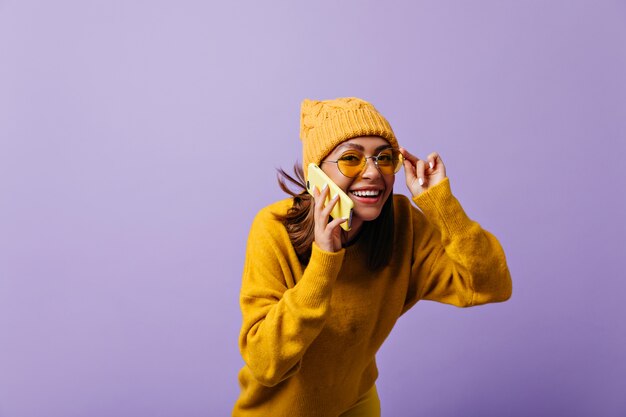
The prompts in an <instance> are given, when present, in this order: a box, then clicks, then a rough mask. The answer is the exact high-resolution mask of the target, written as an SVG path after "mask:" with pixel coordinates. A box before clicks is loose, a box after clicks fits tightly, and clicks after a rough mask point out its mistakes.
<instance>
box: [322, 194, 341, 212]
mask: <svg viewBox="0 0 626 417" xmlns="http://www.w3.org/2000/svg"><path fill="white" fill-rule="evenodd" d="M338 201H339V194H336V195H335V196H334V197H333V198H331V199H330V200H329V201H328V203H327V204H326V206H325V207H324V211H323V212H322V213H323V215H324V216H325V217H326V218H328V216H330V212H331V211H333V208H335V205H336V204H337V202H338Z"/></svg>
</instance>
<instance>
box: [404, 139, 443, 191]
mask: <svg viewBox="0 0 626 417" xmlns="http://www.w3.org/2000/svg"><path fill="white" fill-rule="evenodd" d="M400 152H401V153H402V156H404V174H405V176H406V186H407V187H408V188H409V191H410V192H411V194H412V195H413V196H414V197H416V196H418V195H419V194H421V193H423V192H424V191H426V190H428V189H429V188H431V187H434V186H435V185H437V184H438V183H439V182H441V181H442V180H443V179H444V178H446V167H445V165H444V164H443V160H442V159H441V157H440V156H439V154H438V153H437V152H433V153H431V154H430V155H428V158H426V160H423V159H419V158H418V157H416V156H414V155H412V154H411V153H409V151H407V150H406V149H404V148H400Z"/></svg>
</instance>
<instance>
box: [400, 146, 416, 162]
mask: <svg viewBox="0 0 626 417" xmlns="http://www.w3.org/2000/svg"><path fill="white" fill-rule="evenodd" d="M400 153H401V154H402V156H404V161H405V162H406V161H407V160H408V161H409V162H410V163H411V164H412V165H415V164H416V163H417V161H419V158H418V157H417V156H415V155H413V154H412V153H411V152H409V151H407V150H406V149H404V148H402V147H401V148H400Z"/></svg>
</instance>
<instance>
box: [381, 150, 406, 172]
mask: <svg viewBox="0 0 626 417" xmlns="http://www.w3.org/2000/svg"><path fill="white" fill-rule="evenodd" d="M402 161H403V160H402V154H401V153H400V152H399V151H398V150H396V149H385V150H383V151H382V152H381V153H379V154H378V168H379V169H380V172H382V173H383V174H386V175H389V174H395V173H396V172H398V171H399V170H400V167H401V166H402Z"/></svg>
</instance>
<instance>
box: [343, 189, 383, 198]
mask: <svg viewBox="0 0 626 417" xmlns="http://www.w3.org/2000/svg"><path fill="white" fill-rule="evenodd" d="M350 193H351V194H352V195H354V196H357V197H363V198H376V197H378V196H379V195H381V194H382V190H351V191H350Z"/></svg>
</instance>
